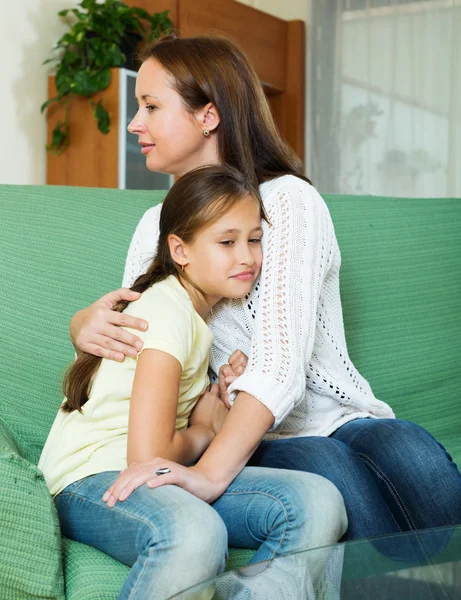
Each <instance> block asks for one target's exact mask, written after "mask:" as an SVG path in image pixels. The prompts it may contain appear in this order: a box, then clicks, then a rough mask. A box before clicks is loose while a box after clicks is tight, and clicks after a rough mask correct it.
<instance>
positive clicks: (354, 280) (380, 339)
mask: <svg viewBox="0 0 461 600" xmlns="http://www.w3.org/2000/svg"><path fill="white" fill-rule="evenodd" d="M326 200H327V204H328V206H329V208H330V212H331V215H332V218H333V222H334V223H335V229H336V232H337V237H338V242H339V247H340V248H341V254H342V268H341V296H342V301H343V312H344V321H345V328H346V339H347V343H348V348H349V352H350V355H351V358H352V360H353V361H354V363H355V364H356V366H357V367H358V369H359V370H360V372H361V373H362V374H363V375H364V377H366V378H367V379H368V380H369V381H370V383H371V385H372V388H373V391H374V393H375V395H376V396H377V397H378V398H379V399H380V400H384V401H385V402H387V403H389V404H390V405H391V406H392V408H393V409H394V411H395V413H396V415H397V416H398V417H399V418H401V419H408V420H410V421H415V422H417V423H419V424H420V425H422V426H423V427H426V428H427V429H428V430H429V431H430V432H431V433H432V434H433V435H434V436H435V437H436V438H437V439H438V440H439V441H440V442H441V443H443V444H444V445H445V446H446V447H447V449H448V450H449V451H450V453H451V454H452V456H453V458H454V459H455V461H456V462H457V463H458V464H461V435H460V423H461V409H460V397H461V396H460V388H461V199H445V198H444V199H440V198H436V199H407V198H387V199H385V200H384V199H381V198H374V197H347V198H346V197H331V198H330V197H326Z"/></svg>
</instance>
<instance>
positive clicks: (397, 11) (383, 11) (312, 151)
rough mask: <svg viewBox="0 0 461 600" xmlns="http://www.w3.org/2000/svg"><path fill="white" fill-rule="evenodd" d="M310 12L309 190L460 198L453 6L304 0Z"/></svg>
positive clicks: (459, 3) (442, 0)
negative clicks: (310, 186) (312, 188)
mask: <svg viewBox="0 0 461 600" xmlns="http://www.w3.org/2000/svg"><path fill="white" fill-rule="evenodd" d="M310 11H311V14H310V20H309V23H310V27H309V35H308V40H309V43H308V52H309V62H308V64H309V75H308V90H307V102H308V111H307V114H308V116H307V118H308V126H307V132H306V133H307V152H306V155H307V164H306V172H307V174H308V175H309V176H310V177H311V178H312V180H313V183H314V185H315V186H316V187H317V189H319V191H321V192H324V193H344V194H372V195H385V196H407V197H457V196H459V197H461V0H419V1H409V0H312V1H311V8H310Z"/></svg>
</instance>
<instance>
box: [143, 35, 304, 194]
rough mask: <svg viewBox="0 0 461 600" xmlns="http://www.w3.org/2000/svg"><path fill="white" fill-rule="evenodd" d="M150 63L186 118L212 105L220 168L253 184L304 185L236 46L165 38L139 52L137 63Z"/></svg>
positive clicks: (202, 39)
mask: <svg viewBox="0 0 461 600" xmlns="http://www.w3.org/2000/svg"><path fill="white" fill-rule="evenodd" d="M151 58H153V59H155V60H156V61H158V62H159V63H160V65H161V66H162V67H163V68H164V69H165V70H166V71H167V72H168V73H170V75H171V76H172V82H171V83H172V87H173V89H174V90H175V91H176V92H178V94H179V95H180V96H181V98H182V100H183V102H184V105H185V107H186V109H187V110H188V111H189V112H190V113H195V112H197V111H198V110H200V109H201V108H203V107H204V106H205V105H206V104H208V103H209V102H212V103H213V104H214V105H215V107H216V109H217V111H218V113H219V117H220V119H221V122H220V124H219V125H218V127H217V130H216V135H217V136H218V148H219V152H220V156H221V159H222V160H223V162H224V163H226V164H228V165H230V166H232V167H235V168H236V169H238V170H239V171H240V172H241V173H243V174H244V175H245V176H246V177H247V178H248V179H250V180H253V181H256V182H257V183H262V182H263V181H266V180H268V179H273V178H274V177H279V176H280V175H296V176H298V177H301V178H302V179H304V180H306V181H309V180H308V179H307V178H306V177H304V175H303V165H302V162H301V160H300V158H299V157H298V156H297V155H296V153H295V152H294V151H293V150H292V149H291V148H290V146H288V144H286V143H285V142H284V141H283V140H282V138H281V137H280V134H279V132H278V130H277V127H276V125H275V122H274V119H273V117H272V114H271V111H270V108H269V105H268V103H267V100H266V97H265V95H264V91H263V89H262V87H261V84H260V82H259V79H258V76H257V75H256V72H255V70H254V69H253V67H252V66H251V65H250V63H249V61H248V59H247V57H246V56H245V54H244V53H243V52H242V51H241V50H240V49H239V48H238V47H237V46H236V45H235V44H233V43H232V42H231V41H229V40H227V39H224V38H220V37H193V38H179V37H177V36H176V35H171V34H170V35H165V36H163V37H161V38H160V39H158V40H156V41H155V42H152V43H150V44H149V45H148V46H146V47H144V48H143V49H142V50H141V52H140V54H139V59H140V60H141V61H142V62H144V61H146V60H149V59H151ZM309 183H310V181H309Z"/></svg>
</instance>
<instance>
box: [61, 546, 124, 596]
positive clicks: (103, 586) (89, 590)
mask: <svg viewBox="0 0 461 600" xmlns="http://www.w3.org/2000/svg"><path fill="white" fill-rule="evenodd" d="M62 540H63V561H64V573H65V580H66V600H117V598H118V595H119V593H120V590H121V588H122V585H123V582H124V581H125V579H126V576H127V575H128V572H129V568H128V567H127V566H125V565H122V563H120V562H118V561H116V560H115V559H113V558H111V557H110V556H108V555H107V554H104V552H101V551H100V550H96V548H92V547H91V546H87V545H86V544H80V543H79V542H74V541H73V540H69V539H67V538H64V537H63V538H62Z"/></svg>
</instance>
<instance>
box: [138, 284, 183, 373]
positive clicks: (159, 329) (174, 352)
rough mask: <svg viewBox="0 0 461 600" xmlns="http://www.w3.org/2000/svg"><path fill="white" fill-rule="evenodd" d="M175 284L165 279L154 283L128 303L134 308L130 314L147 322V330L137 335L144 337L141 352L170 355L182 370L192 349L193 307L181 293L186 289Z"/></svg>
mask: <svg viewBox="0 0 461 600" xmlns="http://www.w3.org/2000/svg"><path fill="white" fill-rule="evenodd" d="M177 285H178V284H177V283H176V284H175V285H171V282H170V281H168V280H166V281H164V282H160V283H158V284H155V285H154V286H152V287H151V288H149V289H148V290H146V292H144V293H143V295H142V297H141V298H140V299H139V300H138V301H137V302H135V303H132V305H131V306H133V308H134V309H135V310H133V312H132V314H135V313H136V316H138V315H139V316H140V317H142V318H143V319H144V320H146V321H147V322H148V323H149V327H148V329H147V331H146V332H144V334H143V335H142V336H140V337H143V339H144V345H143V348H142V350H141V352H142V351H143V350H147V349H149V348H151V349H153V350H161V351H162V352H166V353H167V354H171V356H174V358H176V359H177V360H178V361H179V363H180V364H181V367H182V369H183V370H184V368H185V365H186V361H187V359H188V357H189V356H190V354H191V351H192V344H193V332H194V322H193V307H192V304H191V302H190V300H189V298H188V297H187V296H185V295H184V293H185V294H187V292H185V291H184V293H182V292H183V290H182V289H181V290H179V291H178V290H177V289H176V286H177ZM137 335H139V332H137ZM139 354H140V353H139ZM139 354H138V356H139Z"/></svg>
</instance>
